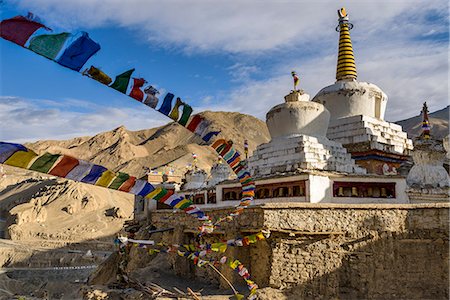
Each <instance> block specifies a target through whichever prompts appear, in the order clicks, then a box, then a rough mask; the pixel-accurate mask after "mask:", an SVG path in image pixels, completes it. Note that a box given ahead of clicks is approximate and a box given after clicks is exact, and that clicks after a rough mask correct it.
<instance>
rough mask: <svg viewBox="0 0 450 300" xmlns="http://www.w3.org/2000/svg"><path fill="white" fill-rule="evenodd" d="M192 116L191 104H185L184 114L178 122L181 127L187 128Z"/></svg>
mask: <svg viewBox="0 0 450 300" xmlns="http://www.w3.org/2000/svg"><path fill="white" fill-rule="evenodd" d="M191 114H192V107H191V106H190V105H189V104H186V103H184V105H183V113H182V115H181V118H180V119H179V120H178V123H179V124H180V125H181V126H186V124H187V122H188V120H189V117H190V116H191Z"/></svg>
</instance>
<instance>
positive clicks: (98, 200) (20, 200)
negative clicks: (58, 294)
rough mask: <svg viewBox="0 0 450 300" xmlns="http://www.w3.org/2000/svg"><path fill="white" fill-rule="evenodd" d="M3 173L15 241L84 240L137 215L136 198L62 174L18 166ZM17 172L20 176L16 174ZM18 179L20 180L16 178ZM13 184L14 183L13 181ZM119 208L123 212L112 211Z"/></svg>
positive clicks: (1, 197) (3, 199) (2, 207)
mask: <svg viewBox="0 0 450 300" xmlns="http://www.w3.org/2000/svg"><path fill="white" fill-rule="evenodd" d="M4 169H7V170H8V171H7V172H6V176H2V177H1V178H0V186H5V185H6V184H10V185H8V186H7V187H6V188H4V189H3V190H1V191H0V211H1V212H2V215H3V216H5V217H4V218H5V219H6V224H5V227H7V228H5V231H6V232H7V236H9V237H10V238H11V239H13V240H21V239H33V238H48V239H55V240H71V241H83V240H87V239H93V238H101V237H104V236H111V235H113V234H114V233H116V232H117V231H119V230H120V229H121V228H122V225H123V222H124V220H125V219H129V218H131V217H132V212H133V204H134V197H133V195H130V194H127V193H122V192H118V191H114V190H110V189H106V188H101V187H97V186H92V185H87V184H83V183H79V182H73V181H70V180H66V179H59V178H51V177H47V178H42V176H41V175H38V174H36V173H34V174H36V175H37V176H36V177H33V174H31V175H32V177H31V178H30V177H28V178H27V179H24V178H23V177H25V175H20V172H22V171H21V170H17V168H12V167H8V168H7V167H6V166H5V167H4ZM15 171H17V172H19V175H13V174H12V173H14V172H15ZM14 181H16V183H13V182H14ZM11 183H12V184H11ZM112 208H119V213H118V214H119V216H115V217H114V216H107V211H108V210H110V209H112Z"/></svg>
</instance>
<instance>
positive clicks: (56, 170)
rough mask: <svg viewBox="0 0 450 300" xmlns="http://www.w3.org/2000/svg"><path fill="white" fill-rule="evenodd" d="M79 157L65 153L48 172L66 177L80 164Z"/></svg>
mask: <svg viewBox="0 0 450 300" xmlns="http://www.w3.org/2000/svg"><path fill="white" fill-rule="evenodd" d="M78 164H79V162H78V159H76V158H73V157H70V156H67V155H64V156H63V157H62V159H61V160H60V161H59V162H58V163H57V164H56V166H54V167H53V168H52V169H51V171H50V172H48V174H51V175H55V176H59V177H66V175H67V174H69V172H70V171H71V170H72V169H73V168H75V167H76V166H78Z"/></svg>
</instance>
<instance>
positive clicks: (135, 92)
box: [130, 78, 146, 101]
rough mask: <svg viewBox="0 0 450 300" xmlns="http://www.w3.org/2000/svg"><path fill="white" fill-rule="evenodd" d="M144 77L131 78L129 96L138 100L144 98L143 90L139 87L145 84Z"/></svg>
mask: <svg viewBox="0 0 450 300" xmlns="http://www.w3.org/2000/svg"><path fill="white" fill-rule="evenodd" d="M145 82H146V81H145V79H144V78H133V88H132V89H131V92H130V97H131V98H134V99H136V100H138V101H142V100H143V99H144V92H142V91H141V87H142V86H143V85H144V84H145Z"/></svg>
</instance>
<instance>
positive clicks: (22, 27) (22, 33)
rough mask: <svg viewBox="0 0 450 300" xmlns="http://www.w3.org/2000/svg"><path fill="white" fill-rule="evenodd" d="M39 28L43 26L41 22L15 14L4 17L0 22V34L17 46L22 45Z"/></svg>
mask: <svg viewBox="0 0 450 300" xmlns="http://www.w3.org/2000/svg"><path fill="white" fill-rule="evenodd" d="M39 28H45V29H47V30H50V28H47V27H45V26H44V25H43V24H41V23H39V22H36V21H33V20H31V19H30V18H27V17H23V16H16V17H14V18H11V19H6V20H3V21H1V23H0V36H1V37H2V38H4V39H5V40H8V41H11V42H13V43H16V44H17V45H19V46H22V47H23V46H24V45H25V43H26V42H27V41H28V39H29V38H30V36H31V35H32V34H33V33H34V32H35V31H36V30H38V29H39Z"/></svg>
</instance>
